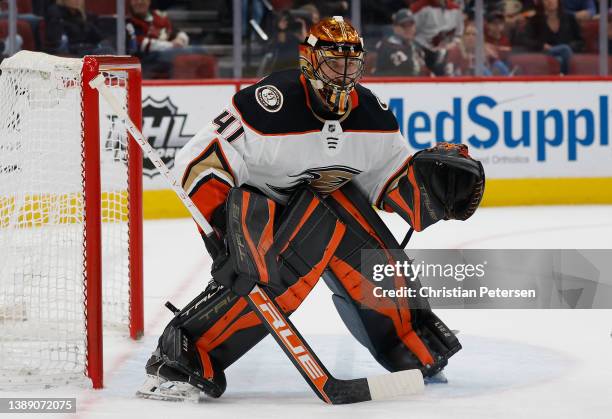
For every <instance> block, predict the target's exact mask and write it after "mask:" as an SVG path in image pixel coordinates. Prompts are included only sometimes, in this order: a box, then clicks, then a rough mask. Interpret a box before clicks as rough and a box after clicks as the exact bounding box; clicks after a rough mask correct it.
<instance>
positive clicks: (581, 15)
mask: <svg viewBox="0 0 612 419" xmlns="http://www.w3.org/2000/svg"><path fill="white" fill-rule="evenodd" d="M563 8H564V9H565V11H566V12H567V13H572V14H573V15H574V17H575V18H576V20H588V19H591V18H592V17H593V16H595V14H596V13H597V9H596V8H595V1H594V0H563Z"/></svg>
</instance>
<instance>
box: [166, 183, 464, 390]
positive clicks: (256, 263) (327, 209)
mask: <svg viewBox="0 0 612 419" xmlns="http://www.w3.org/2000/svg"><path fill="white" fill-rule="evenodd" d="M224 208H225V209H226V212H227V214H226V216H227V218H226V219H227V224H226V226H223V227H222V229H224V230H226V237H227V241H228V244H229V248H230V252H234V253H236V254H239V255H240V256H239V257H237V258H236V259H237V261H235V263H234V265H235V267H236V270H237V271H238V273H239V274H240V275H246V276H249V277H251V278H257V282H259V283H261V284H263V285H264V286H266V287H268V290H269V291H270V295H271V297H273V298H274V299H275V301H276V303H277V304H278V305H279V307H280V308H281V309H282V310H283V311H284V312H285V313H286V314H288V315H290V314H291V313H293V312H294V311H295V310H296V309H297V308H298V307H299V306H300V304H301V303H302V301H303V300H304V299H305V298H306V296H307V295H308V294H309V293H310V291H311V290H312V288H313V287H314V286H315V285H316V283H317V282H318V280H319V278H320V277H321V276H322V277H323V278H324V280H325V282H326V284H327V285H328V286H329V288H330V289H331V290H332V291H333V293H334V294H333V296H332V299H333V302H334V305H335V307H336V309H337V310H338V312H339V314H340V317H341V318H342V320H343V321H344V323H345V325H346V326H347V327H348V329H349V330H350V332H351V333H352V335H353V336H354V337H355V338H356V339H357V340H358V341H359V342H360V343H361V344H362V345H364V346H365V347H366V348H367V349H368V350H369V351H370V353H371V354H372V355H373V356H374V358H375V359H376V360H377V361H378V362H379V363H380V364H381V365H382V366H383V367H384V368H386V369H387V370H389V371H391V372H395V371H400V370H407V369H414V368H418V369H420V370H421V371H422V372H423V375H424V376H431V375H433V374H435V373H436V372H438V371H439V370H441V369H442V368H443V367H444V366H445V365H446V364H447V362H448V358H449V357H451V356H452V355H453V354H454V353H456V352H457V351H458V350H459V349H461V345H460V344H459V341H458V340H457V338H456V337H455V336H454V334H453V333H452V332H451V331H450V329H449V328H447V327H446V326H445V324H444V323H443V322H442V321H441V320H440V319H438V317H437V316H436V315H435V314H434V313H433V312H432V311H431V309H430V308H429V305H428V303H427V301H426V300H425V299H423V298H420V297H418V298H415V299H409V298H382V297H376V296H375V295H374V293H373V292H372V291H373V288H374V287H375V286H380V283H374V282H373V281H372V280H371V278H370V277H364V276H363V275H362V273H361V263H362V260H361V256H362V252H361V251H362V250H367V249H373V250H379V252H374V253H373V255H374V257H378V258H382V259H381V260H377V261H371V262H372V263H395V262H396V261H400V262H402V261H404V260H408V258H407V256H406V255H405V253H404V252H402V251H395V252H394V251H392V250H389V249H397V248H398V247H399V244H398V243H397V241H396V240H395V238H394V237H393V235H392V234H391V232H390V231H389V230H388V229H387V227H386V225H385V224H384V223H383V221H382V220H381V219H380V218H379V217H378V215H377V214H376V212H375V211H374V210H373V208H372V206H371V205H370V203H369V202H368V200H367V198H366V197H365V196H364V195H363V194H362V193H361V192H360V191H359V190H358V189H357V188H356V187H355V186H353V185H352V184H351V183H349V184H347V185H345V186H343V187H342V188H341V189H338V190H336V191H335V192H333V193H332V194H331V195H329V196H328V197H326V198H325V199H322V198H320V197H319V196H318V195H316V194H315V193H313V192H312V191H311V190H309V189H303V190H301V191H298V192H296V194H295V195H294V197H293V198H292V199H291V200H290V201H289V203H288V205H287V206H286V207H283V206H281V205H279V204H277V203H275V202H274V201H272V200H270V199H268V198H267V197H265V196H264V195H262V194H260V193H257V192H255V191H253V190H250V189H246V188H233V189H231V190H230V193H229V196H228V199H227V202H226V205H225V206H224ZM274 255H279V256H278V259H277V258H276V257H275V256H274ZM387 285H388V286H392V287H401V286H404V287H418V286H420V284H419V282H418V280H417V281H414V282H411V281H409V280H407V279H406V278H404V277H396V278H391V279H390V283H388V284H387ZM244 291H245V290H243V291H242V292H238V293H236V292H234V291H233V290H231V289H229V288H228V287H218V288H216V290H215V292H214V293H206V292H205V293H202V294H201V295H200V296H198V298H196V299H194V300H193V301H192V302H191V303H190V304H188V305H187V307H186V308H185V309H183V310H182V311H181V313H180V314H178V315H177V317H176V318H175V319H174V320H173V321H172V322H171V323H170V324H169V325H168V327H167V328H166V330H165V331H164V334H163V335H162V337H161V338H160V349H161V352H162V353H166V354H167V353H169V352H171V351H169V350H167V349H168V348H164V345H165V344H164V342H165V341H166V342H167V339H166V340H164V335H168V336H169V335H173V334H174V332H173V331H174V330H176V329H177V328H178V329H180V330H181V335H186V336H188V337H189V341H190V342H191V343H192V344H193V345H195V348H196V352H197V355H198V356H197V357H196V358H198V359H197V360H196V362H197V363H198V364H200V365H198V366H197V368H201V376H203V377H205V378H206V379H208V380H215V381H218V382H225V378H224V376H223V371H224V370H225V369H226V368H227V367H229V366H230V365H231V364H232V363H234V362H235V361H236V360H238V359H239V358H240V357H241V356H242V355H244V354H245V353H246V352H247V351H248V350H249V349H251V348H252V347H253V346H254V345H255V344H257V343H258V342H259V341H260V340H261V339H262V338H263V337H265V336H266V334H267V331H266V329H265V328H264V326H263V325H262V324H261V322H260V320H259V319H258V317H257V316H256V314H255V313H254V312H253V311H252V310H251V309H250V307H249V306H248V303H247V301H246V300H245V298H244V297H242V296H240V295H239V294H245V292H244ZM166 345H168V346H169V345H171V344H168V343H166ZM174 346H175V347H176V344H174ZM192 359H193V358H192ZM192 367H194V366H193V365H192ZM198 375H199V374H198Z"/></svg>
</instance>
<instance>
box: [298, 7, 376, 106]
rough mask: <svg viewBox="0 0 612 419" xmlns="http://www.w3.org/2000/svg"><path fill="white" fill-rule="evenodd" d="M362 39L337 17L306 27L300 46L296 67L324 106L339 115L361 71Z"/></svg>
mask: <svg viewBox="0 0 612 419" xmlns="http://www.w3.org/2000/svg"><path fill="white" fill-rule="evenodd" d="M364 53H365V51H364V49H363V39H362V38H361V37H360V36H359V33H358V32H357V30H356V29H355V28H354V27H353V26H352V25H351V24H350V22H348V21H346V20H345V19H343V18H342V17H341V16H334V17H330V18H325V19H323V20H321V21H320V22H319V23H317V24H315V25H313V26H312V27H311V28H310V32H309V34H308V36H307V38H306V40H305V41H304V42H303V43H302V44H301V45H300V69H301V71H302V73H303V74H304V76H305V77H306V79H308V81H310V83H311V85H312V86H313V87H314V89H315V90H317V91H318V94H319V95H320V96H321V98H322V99H323V101H324V102H325V103H326V104H327V106H328V107H329V108H330V109H331V110H332V111H333V112H336V113H339V114H343V113H344V112H345V111H346V109H347V105H348V100H349V95H350V93H351V91H352V90H353V89H354V88H355V85H356V84H357V82H359V79H361V76H362V75H363V70H364Z"/></svg>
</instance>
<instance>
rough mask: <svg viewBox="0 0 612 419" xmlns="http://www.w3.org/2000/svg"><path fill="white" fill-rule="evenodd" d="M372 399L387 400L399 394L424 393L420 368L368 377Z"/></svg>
mask: <svg viewBox="0 0 612 419" xmlns="http://www.w3.org/2000/svg"><path fill="white" fill-rule="evenodd" d="M367 380H368V387H369V388H370V396H371V397H372V400H386V399H391V398H394V397H398V396H407V395H410V394H418V393H422V392H423V389H424V388H425V383H424V382H423V374H422V373H421V371H420V370H417V369H414V370H406V371H398V372H394V373H391V374H385V375H377V376H374V377H368V378H367Z"/></svg>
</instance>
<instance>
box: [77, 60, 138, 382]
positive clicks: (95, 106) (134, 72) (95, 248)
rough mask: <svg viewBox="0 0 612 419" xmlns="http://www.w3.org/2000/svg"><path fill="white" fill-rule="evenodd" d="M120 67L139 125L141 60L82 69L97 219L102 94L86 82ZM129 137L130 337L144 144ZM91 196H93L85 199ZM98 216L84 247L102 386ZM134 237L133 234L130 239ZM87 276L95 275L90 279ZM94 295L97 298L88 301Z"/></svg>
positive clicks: (134, 333)
mask: <svg viewBox="0 0 612 419" xmlns="http://www.w3.org/2000/svg"><path fill="white" fill-rule="evenodd" d="M115 71H121V72H126V73H127V78H126V80H127V108H128V115H129V116H130V118H131V119H132V121H134V123H135V124H136V125H138V127H139V129H141V128H142V94H141V84H142V76H141V67H140V61H139V60H138V59H137V58H134V57H118V56H85V57H84V58H83V68H82V71H81V86H82V109H83V154H84V184H85V202H86V206H85V217H86V219H90V220H91V219H93V220H100V217H101V202H102V196H101V180H100V141H101V139H100V98H99V94H98V91H97V90H96V89H92V88H91V87H90V86H89V82H90V81H91V80H93V78H94V77H96V76H97V75H98V74H100V73H105V72H108V73H112V72H115ZM127 135H128V136H129V142H128V145H127V147H128V150H127V153H128V156H129V157H128V194H129V198H128V200H129V222H128V225H129V231H130V232H129V237H130V239H131V240H130V243H129V260H130V274H129V281H130V286H129V289H130V296H129V298H130V322H129V330H130V337H131V338H132V339H139V338H140V337H141V336H142V334H143V332H144V308H143V281H142V278H143V266H142V150H141V149H140V147H139V146H138V145H137V144H136V143H135V142H134V140H133V138H132V137H131V135H129V133H127ZM89 197H91V198H92V199H89ZM101 225H102V223H101V221H99V222H98V221H97V222H93V223H86V229H85V242H86V243H91V242H93V243H96V244H97V245H91V246H90V245H87V246H86V247H85V259H86V260H87V263H86V267H85V269H86V277H87V283H88V285H87V294H86V298H87V304H86V322H87V329H88V333H87V340H88V341H87V347H88V353H89V355H88V357H87V374H88V376H89V377H90V378H91V380H92V382H93V386H94V388H101V387H102V386H103V345H102V333H103V319H102V281H103V278H102V250H101V246H100V245H99V244H100V242H101ZM133 238H137V240H132V239H133ZM89 278H93V281H90V279H89ZM91 301H94V302H95V304H91V303H90V302H91Z"/></svg>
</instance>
